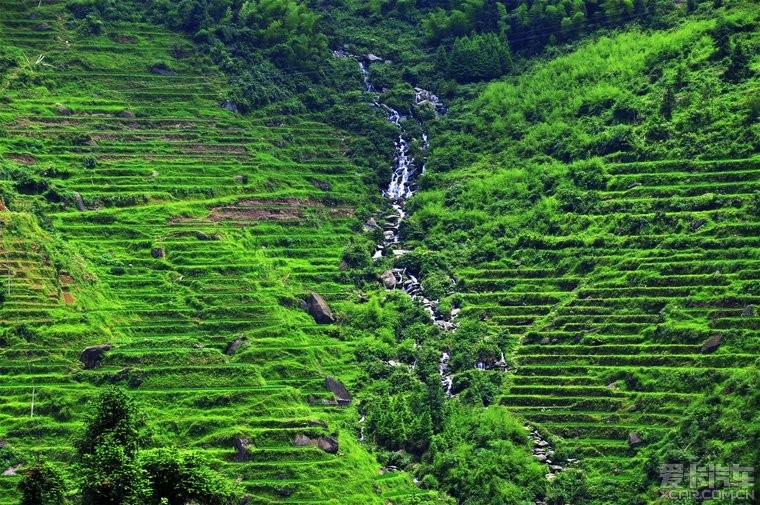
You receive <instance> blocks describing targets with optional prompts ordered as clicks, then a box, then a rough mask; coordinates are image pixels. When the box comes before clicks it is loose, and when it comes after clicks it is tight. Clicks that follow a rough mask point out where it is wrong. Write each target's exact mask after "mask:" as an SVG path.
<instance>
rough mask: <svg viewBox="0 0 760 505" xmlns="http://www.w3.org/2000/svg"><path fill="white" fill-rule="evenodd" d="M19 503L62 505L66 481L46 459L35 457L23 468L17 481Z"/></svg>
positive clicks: (64, 501) (23, 504)
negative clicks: (22, 474)
mask: <svg viewBox="0 0 760 505" xmlns="http://www.w3.org/2000/svg"><path fill="white" fill-rule="evenodd" d="M18 489H19V492H20V493H21V501H20V502H19V504H20V505H64V504H65V503H67V501H66V482H65V481H64V479H63V476H62V475H61V473H60V472H59V471H58V470H57V469H56V468H55V467H54V466H53V465H51V464H50V463H49V462H48V461H45V460H43V459H37V460H35V461H34V462H33V463H32V464H30V465H29V466H27V467H26V468H25V469H24V476H23V477H22V479H21V481H19V483H18Z"/></svg>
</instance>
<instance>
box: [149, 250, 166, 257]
mask: <svg viewBox="0 0 760 505" xmlns="http://www.w3.org/2000/svg"><path fill="white" fill-rule="evenodd" d="M150 255H151V256H152V257H154V258H156V259H158V258H164V257H166V251H165V250H164V248H163V247H154V248H153V249H151V250H150Z"/></svg>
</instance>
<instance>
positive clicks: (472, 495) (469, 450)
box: [426, 404, 544, 505]
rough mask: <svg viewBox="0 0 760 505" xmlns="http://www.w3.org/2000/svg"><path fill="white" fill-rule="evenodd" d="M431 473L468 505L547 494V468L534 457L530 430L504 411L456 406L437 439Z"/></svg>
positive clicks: (509, 502) (514, 501) (434, 444)
mask: <svg viewBox="0 0 760 505" xmlns="http://www.w3.org/2000/svg"><path fill="white" fill-rule="evenodd" d="M431 456H432V462H431V464H430V467H429V470H426V473H428V472H429V473H430V474H431V475H433V476H434V477H435V478H436V480H437V481H438V482H439V483H440V485H441V486H442V488H443V489H445V490H446V491H447V492H448V493H449V494H451V495H452V496H454V497H457V498H458V499H459V500H460V502H461V503H467V504H472V505H476V504H494V503H503V504H518V503H524V502H526V501H529V500H532V499H534V498H535V497H536V496H537V495H539V494H542V493H543V487H544V484H543V482H544V477H543V474H544V471H543V469H542V467H541V465H540V464H539V463H538V462H536V460H535V459H534V458H533V457H532V456H531V455H530V452H529V451H528V442H527V437H526V435H525V430H524V429H523V427H522V425H521V424H520V423H519V422H517V421H516V420H515V419H514V418H512V417H511V415H510V414H509V413H507V412H506V411H505V410H504V409H501V408H499V407H489V408H487V409H473V410H469V409H465V408H462V407H458V406H456V404H452V406H451V408H450V410H449V412H448V415H447V419H446V423H445V427H444V430H443V432H442V433H441V434H439V435H436V436H435V437H433V445H432V448H431Z"/></svg>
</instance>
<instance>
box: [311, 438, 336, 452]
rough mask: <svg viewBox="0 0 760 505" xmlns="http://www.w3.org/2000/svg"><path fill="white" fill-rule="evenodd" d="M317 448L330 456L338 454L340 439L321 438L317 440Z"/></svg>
mask: <svg viewBox="0 0 760 505" xmlns="http://www.w3.org/2000/svg"><path fill="white" fill-rule="evenodd" d="M317 447H319V448H320V449H322V450H323V451H325V452H326V453H328V454H337V453H338V449H339V448H340V446H339V445H338V439H336V438H335V437H319V438H318V439H317Z"/></svg>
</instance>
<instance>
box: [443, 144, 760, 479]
mask: <svg viewBox="0 0 760 505" xmlns="http://www.w3.org/2000/svg"><path fill="white" fill-rule="evenodd" d="M607 171H608V173H609V177H608V178H607V180H606V184H605V189H604V190H602V191H600V192H599V197H600V199H601V203H600V205H599V206H598V208H597V209H596V210H595V211H594V212H593V213H592V214H591V215H588V216H587V218H588V219H589V220H590V221H591V222H592V224H591V225H590V228H592V229H594V228H596V229H599V230H603V231H602V232H601V233H597V234H595V235H589V234H588V233H578V234H575V235H570V236H568V235H556V236H551V235H549V236H545V237H542V238H541V239H540V240H536V241H534V242H532V243H530V244H516V246H517V247H516V248H515V249H514V250H512V251H510V252H509V254H508V255H507V257H506V258H505V259H503V260H502V261H499V262H497V263H493V264H487V265H484V266H483V267H482V268H478V269H466V270H461V271H459V272H457V274H458V276H459V279H460V280H459V286H460V288H461V289H462V290H463V292H464V293H465V294H464V295H463V298H464V301H465V304H466V305H465V307H466V308H464V309H463V314H467V313H470V315H478V316H479V315H481V314H482V316H483V317H484V318H487V319H489V320H490V321H492V322H493V323H495V324H498V325H500V326H502V327H504V328H507V329H508V330H509V331H510V332H511V333H512V334H515V335H520V336H522V339H523V345H521V346H520V347H519V349H518V350H517V353H516V370H515V376H514V379H513V385H512V387H511V388H510V389H509V393H508V394H506V395H505V396H504V397H503V398H502V400H501V403H502V404H503V405H506V406H508V407H509V408H510V409H511V410H512V411H514V412H516V413H518V414H519V415H521V416H524V417H525V418H526V419H527V420H528V421H530V422H534V423H538V424H540V425H542V426H543V427H545V428H546V429H548V430H549V431H550V432H551V433H553V434H554V435H556V436H557V437H559V438H560V441H559V443H560V446H561V447H563V448H564V450H566V451H567V455H568V456H569V457H571V458H574V459H580V460H581V464H582V465H583V466H585V467H587V468H593V469H596V470H598V471H600V472H602V477H601V479H602V481H603V482H604V483H606V484H610V480H611V479H610V476H611V475H612V476H614V475H618V476H620V478H621V479H624V480H627V479H629V478H630V473H629V470H630V468H631V467H632V465H633V464H635V463H637V461H636V449H635V448H632V447H631V444H630V441H629V435H630V434H632V433H636V434H637V435H638V436H639V437H640V438H641V440H643V442H644V443H645V444H646V443H653V442H656V441H658V440H660V439H661V437H662V436H664V435H665V434H667V432H668V430H670V429H671V427H672V426H673V425H674V424H675V423H676V422H677V421H678V420H679V418H680V416H681V415H682V414H683V411H684V409H685V408H686V407H687V406H688V405H689V404H690V402H691V401H692V400H693V399H695V398H697V397H699V396H700V393H699V391H701V390H703V389H704V388H708V387H709V386H711V385H712V384H718V383H720V382H722V381H724V380H725V379H726V378H727V377H729V375H730V372H731V371H732V370H735V369H738V368H748V367H752V366H756V364H757V353H758V350H759V349H758V342H760V339H758V337H759V336H760V318H759V317H758V312H757V306H758V304H759V303H760V292H758V290H757V286H758V280H760V270H758V265H759V264H760V263H758V260H760V256H759V255H758V251H760V242H759V240H760V238H758V237H760V233H758V232H759V231H760V221H758V219H757V217H756V216H754V215H753V214H752V213H751V212H749V210H750V207H751V201H752V198H753V194H756V191H757V190H758V189H760V160H758V159H756V158H753V159H743V160H726V161H705V162H693V161H687V160H673V161H664V162H640V163H619V164H610V165H609V166H608V167H607ZM578 217H579V218H580V217H581V215H580V214H579V216H578ZM617 218H622V219H617ZM621 220H623V221H624V222H625V223H627V225H628V226H621V225H620V221H621ZM614 223H617V225H614ZM674 231H676V232H686V234H685V235H682V234H679V235H676V236H674V235H673V232H674ZM548 263H551V264H553V265H557V267H556V268H551V269H550V268H547V267H546V266H545V265H547V264H548ZM716 337H717V340H716ZM718 344H719V345H718ZM613 480H614V479H613Z"/></svg>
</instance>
